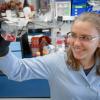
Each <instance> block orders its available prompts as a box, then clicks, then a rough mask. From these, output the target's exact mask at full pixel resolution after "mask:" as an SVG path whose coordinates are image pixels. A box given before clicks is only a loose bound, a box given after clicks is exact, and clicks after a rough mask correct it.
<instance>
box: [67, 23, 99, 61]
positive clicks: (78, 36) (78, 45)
mask: <svg viewBox="0 0 100 100" xmlns="http://www.w3.org/2000/svg"><path fill="white" fill-rule="evenodd" d="M71 32H72V33H73V35H72V37H71V38H70V39H69V44H70V47H71V50H72V53H73V56H74V57H75V58H76V59H78V60H80V61H81V60H90V59H92V57H93V55H94V53H95V51H96V49H97V47H99V33H98V31H97V30H96V28H95V27H93V25H92V24H91V23H90V22H82V21H79V22H75V23H74V24H73V26H72V29H71Z"/></svg>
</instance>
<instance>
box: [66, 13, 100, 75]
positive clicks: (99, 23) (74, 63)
mask: <svg viewBox="0 0 100 100" xmlns="http://www.w3.org/2000/svg"><path fill="white" fill-rule="evenodd" d="M78 21H83V22H85V21H86V22H90V23H91V24H93V25H94V27H95V28H96V29H97V31H98V33H100V14H96V13H93V12H91V13H83V14H81V15H80V16H79V17H77V18H75V20H74V22H73V24H74V23H75V22H78ZM73 24H72V25H73ZM67 55H68V58H67V64H69V65H70V68H72V69H73V70H76V71H78V70H79V69H80V63H79V61H78V60H77V59H75V58H74V56H73V53H72V50H71V49H70V47H69V48H68V50H67ZM95 56H98V57H100V48H97V50H96V51H95ZM96 73H97V75H100V66H99V67H97V71H96Z"/></svg>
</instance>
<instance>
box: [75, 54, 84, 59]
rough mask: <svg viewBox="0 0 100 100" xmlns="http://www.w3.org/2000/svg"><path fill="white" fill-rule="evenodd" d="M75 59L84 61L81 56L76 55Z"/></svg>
mask: <svg viewBox="0 0 100 100" xmlns="http://www.w3.org/2000/svg"><path fill="white" fill-rule="evenodd" d="M74 57H75V59H77V60H82V59H83V57H82V56H80V55H74Z"/></svg>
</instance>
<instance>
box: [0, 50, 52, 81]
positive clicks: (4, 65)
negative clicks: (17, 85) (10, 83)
mask: <svg viewBox="0 0 100 100" xmlns="http://www.w3.org/2000/svg"><path fill="white" fill-rule="evenodd" d="M48 58H49V59H48ZM49 60H50V57H37V58H25V59H19V58H17V57H16V56H15V55H14V54H13V53H12V52H9V53H8V54H7V55H6V56H4V57H0V70H1V71H2V72H3V73H4V74H6V75H7V76H8V78H9V79H12V80H16V81H23V80H28V79H35V78H36V79H37V78H38V79H48V78H49V75H50V72H52V69H51V68H52V67H50V66H52V65H50V64H49ZM47 62H48V64H47Z"/></svg>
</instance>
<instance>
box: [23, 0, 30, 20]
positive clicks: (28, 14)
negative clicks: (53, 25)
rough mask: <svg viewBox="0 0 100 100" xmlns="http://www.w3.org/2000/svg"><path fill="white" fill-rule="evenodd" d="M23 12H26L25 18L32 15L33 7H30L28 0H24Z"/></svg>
mask: <svg viewBox="0 0 100 100" xmlns="http://www.w3.org/2000/svg"><path fill="white" fill-rule="evenodd" d="M23 12H24V15H25V18H27V19H29V18H30V16H31V8H30V7H29V4H28V1H27V0H24V4H23Z"/></svg>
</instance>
